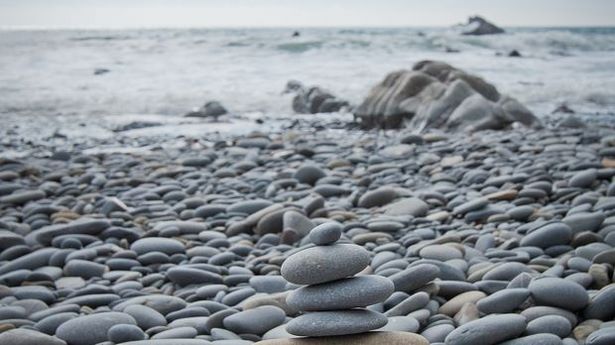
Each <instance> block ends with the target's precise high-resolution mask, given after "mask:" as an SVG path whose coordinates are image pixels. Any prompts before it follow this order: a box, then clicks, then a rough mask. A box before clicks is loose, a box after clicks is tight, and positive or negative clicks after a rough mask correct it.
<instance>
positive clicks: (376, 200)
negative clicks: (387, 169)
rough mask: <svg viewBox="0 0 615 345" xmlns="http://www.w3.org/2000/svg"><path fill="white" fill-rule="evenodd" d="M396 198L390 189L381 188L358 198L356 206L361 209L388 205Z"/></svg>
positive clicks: (395, 193)
mask: <svg viewBox="0 0 615 345" xmlns="http://www.w3.org/2000/svg"><path fill="white" fill-rule="evenodd" d="M396 197H397V192H396V191H395V189H393V188H391V187H381V188H378V189H375V190H372V191H369V192H367V193H365V194H363V195H362V196H361V198H359V202H358V203H357V206H359V207H363V208H371V207H375V206H382V205H386V204H388V203H390V202H391V201H393V200H394V199H395V198H396Z"/></svg>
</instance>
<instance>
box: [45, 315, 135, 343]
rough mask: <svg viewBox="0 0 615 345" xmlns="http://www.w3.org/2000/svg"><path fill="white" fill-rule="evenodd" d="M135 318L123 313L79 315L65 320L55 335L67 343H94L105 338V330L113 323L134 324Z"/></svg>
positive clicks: (113, 324)
mask: <svg viewBox="0 0 615 345" xmlns="http://www.w3.org/2000/svg"><path fill="white" fill-rule="evenodd" d="M136 323H137V322H136V321H135V319H134V318H133V317H132V316H130V315H128V314H124V313H117V312H105V313H97V314H91V315H85V316H80V317H78V318H74V319H72V320H69V321H66V322H65V323H63V324H62V325H60V327H58V329H57V331H56V336H57V337H58V338H60V339H62V340H65V341H66V342H67V343H68V345H95V344H98V343H100V342H103V341H106V340H107V332H108V331H109V329H110V328H111V327H113V326H115V325H120V324H128V325H136Z"/></svg>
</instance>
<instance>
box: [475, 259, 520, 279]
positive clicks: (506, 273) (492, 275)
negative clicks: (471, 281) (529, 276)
mask: <svg viewBox="0 0 615 345" xmlns="http://www.w3.org/2000/svg"><path fill="white" fill-rule="evenodd" d="M531 272H532V269H531V268H529V267H527V266H525V265H524V264H522V263H519V262H507V263H504V264H502V265H500V266H497V267H494V268H493V269H491V270H489V272H487V273H485V275H484V276H483V280H506V281H510V280H512V279H513V278H515V277H516V276H518V275H519V274H522V273H531Z"/></svg>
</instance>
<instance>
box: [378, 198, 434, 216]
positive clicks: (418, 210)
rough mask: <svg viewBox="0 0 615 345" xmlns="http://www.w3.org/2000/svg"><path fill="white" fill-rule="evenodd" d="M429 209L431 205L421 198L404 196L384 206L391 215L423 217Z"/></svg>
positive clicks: (385, 212)
mask: <svg viewBox="0 0 615 345" xmlns="http://www.w3.org/2000/svg"><path fill="white" fill-rule="evenodd" d="M428 211H429V205H427V203H426V202H424V201H423V200H421V199H419V198H403V199H400V200H398V201H395V202H393V203H391V204H388V205H386V206H384V207H383V208H382V212H383V213H384V214H386V215H389V216H408V215H410V216H413V217H423V216H425V215H426V214H427V212H428Z"/></svg>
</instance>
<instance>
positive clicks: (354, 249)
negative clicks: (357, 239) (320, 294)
mask: <svg viewBox="0 0 615 345" xmlns="http://www.w3.org/2000/svg"><path fill="white" fill-rule="evenodd" d="M369 261H370V255H369V252H368V251H367V250H365V249H364V248H363V247H359V246H357V245H353V244H334V245H331V246H321V247H312V248H308V249H304V250H302V251H300V252H298V253H295V254H293V255H291V256H290V257H288V258H287V259H286V260H285V261H284V263H283V264H282V267H281V273H282V276H283V277H284V279H286V280H288V281H289V282H291V283H295V284H302V285H311V284H321V283H326V282H330V281H334V280H338V279H342V278H346V277H349V276H352V275H354V274H356V273H359V272H361V271H362V270H363V269H364V268H365V267H367V265H369Z"/></svg>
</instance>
